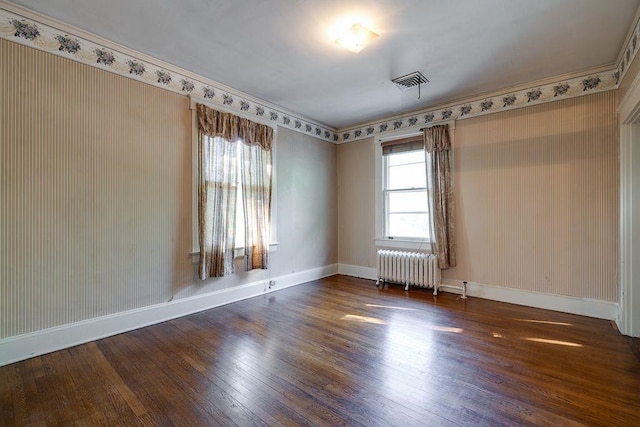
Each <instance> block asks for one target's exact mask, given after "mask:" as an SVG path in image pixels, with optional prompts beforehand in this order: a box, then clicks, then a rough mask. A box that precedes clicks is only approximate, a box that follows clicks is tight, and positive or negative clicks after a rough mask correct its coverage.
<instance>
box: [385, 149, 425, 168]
mask: <svg viewBox="0 0 640 427" xmlns="http://www.w3.org/2000/svg"><path fill="white" fill-rule="evenodd" d="M386 157H387V161H388V162H389V165H390V166H396V165H406V164H408V163H418V162H423V163H424V150H418V151H406V152H404V153H398V154H389V155H388V156H386Z"/></svg>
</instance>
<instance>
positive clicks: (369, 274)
mask: <svg viewBox="0 0 640 427" xmlns="http://www.w3.org/2000/svg"><path fill="white" fill-rule="evenodd" d="M338 274H344V275H345V276H352V277H361V278H363V279H371V280H376V279H378V275H377V272H376V269H375V268H371V267H360V266H359V265H350V264H338Z"/></svg>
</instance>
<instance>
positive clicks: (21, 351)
mask: <svg viewBox="0 0 640 427" xmlns="http://www.w3.org/2000/svg"><path fill="white" fill-rule="evenodd" d="M337 273H338V265H337V264H332V265H327V266H324V267H319V268H313V269H310V270H305V271H300V272H297V273H292V274H287V275H283V276H279V277H272V278H271V280H275V281H276V287H274V288H272V289H269V287H268V281H264V280H263V281H260V282H253V283H247V284H245V285H240V286H235V287H232V288H228V289H222V290H219V291H215V292H211V293H207V294H202V295H195V296H192V297H188V298H182V299H178V300H174V301H170V302H166V303H162V304H156V305H152V306H148V307H143V308H139V309H135V310H129V311H124V312H121V313H115V314H111V315H108V316H102V317H98V318H95V319H89V320H84V321H81V322H77V323H71V324H67V325H62V326H58V327H55V328H50V329H44V330H41V331H37V332H32V333H28V334H24V335H19V336H15V337H9V338H4V339H1V340H0V366H3V365H8V364H10V363H14V362H18V361H20V360H24V359H28V358H30V357H34V356H39V355H42V354H46V353H51V352H53V351H57V350H61V349H64V348H68V347H73V346H75V345H78V344H83V343H86V342H89V341H95V340H97V339H100V338H106V337H109V336H112V335H116V334H120V333H122V332H127V331H131V330H134V329H139V328H142V327H145V326H149V325H153V324H156V323H161V322H165V321H167V320H171V319H175V318H177V317H182V316H186V315H188V314H193V313H197V312H199V311H203V310H207V309H210V308H214V307H219V306H221V305H225V304H229V303H232V302H236V301H240V300H243V299H247V298H251V297H255V296H259V295H263V294H266V293H269V292H274V291H277V290H279V289H283V288H288V287H290V286H294V285H299V284H301V283H306V282H309V281H312V280H317V279H320V278H323V277H327V276H332V275H334V274H337Z"/></svg>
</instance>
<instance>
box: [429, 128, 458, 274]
mask: <svg viewBox="0 0 640 427" xmlns="http://www.w3.org/2000/svg"><path fill="white" fill-rule="evenodd" d="M424 148H425V155H426V165H427V181H428V184H427V185H429V186H430V189H429V190H430V191H429V195H430V197H429V216H430V221H429V223H430V224H429V225H430V228H431V236H433V237H432V238H433V241H434V244H433V253H434V254H436V255H437V256H438V265H439V266H440V268H441V269H443V270H444V269H447V268H449V267H455V266H456V240H455V224H454V222H455V210H454V203H453V170H452V157H453V151H452V148H451V140H450V139H449V125H441V126H433V127H430V128H426V129H425V130H424Z"/></svg>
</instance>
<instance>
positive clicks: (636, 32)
mask: <svg viewBox="0 0 640 427" xmlns="http://www.w3.org/2000/svg"><path fill="white" fill-rule="evenodd" d="M639 48H640V17H638V18H636V23H635V26H634V27H633V31H630V34H629V36H627V43H626V45H625V46H624V49H622V50H621V55H620V60H619V61H618V66H617V67H616V74H615V76H616V79H617V80H618V83H619V82H621V81H622V79H623V78H624V76H625V75H626V74H627V70H628V69H629V64H631V63H632V62H633V60H634V58H635V57H636V53H638V49H639Z"/></svg>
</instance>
